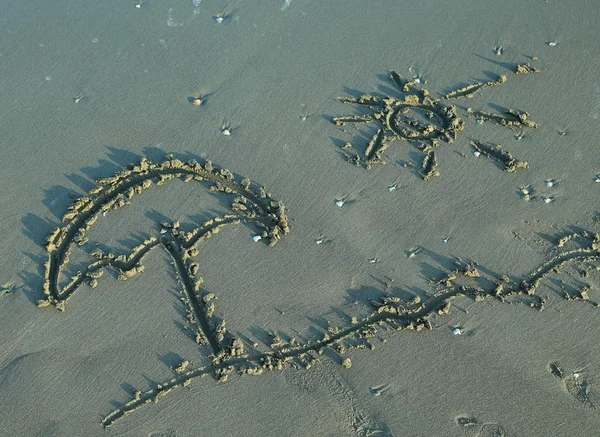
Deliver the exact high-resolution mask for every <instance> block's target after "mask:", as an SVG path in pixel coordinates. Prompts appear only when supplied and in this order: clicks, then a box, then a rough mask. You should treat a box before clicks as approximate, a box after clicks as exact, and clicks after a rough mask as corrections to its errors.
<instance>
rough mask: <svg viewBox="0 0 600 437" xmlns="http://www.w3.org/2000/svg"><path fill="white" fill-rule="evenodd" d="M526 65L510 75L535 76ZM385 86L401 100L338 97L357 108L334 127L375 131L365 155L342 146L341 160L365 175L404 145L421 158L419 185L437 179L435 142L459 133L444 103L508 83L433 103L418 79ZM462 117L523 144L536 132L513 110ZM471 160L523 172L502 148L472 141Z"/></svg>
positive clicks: (394, 79)
mask: <svg viewBox="0 0 600 437" xmlns="http://www.w3.org/2000/svg"><path fill="white" fill-rule="evenodd" d="M539 71H540V70H538V69H537V68H535V67H532V66H531V65H530V64H529V63H527V64H520V65H517V66H516V67H515V71H514V73H515V74H528V73H538V72H539ZM389 80H390V82H391V84H392V85H393V86H394V88H395V89H396V90H397V91H398V92H399V93H400V95H401V97H400V98H395V97H392V96H383V97H377V96H373V95H370V94H364V95H362V96H360V97H358V98H354V97H339V98H338V100H339V101H341V102H343V103H349V104H353V105H358V106H359V107H360V108H362V112H363V113H362V114H360V115H343V116H337V117H333V118H332V122H333V123H334V124H335V125H336V126H340V127H342V126H344V125H346V124H347V123H352V124H363V123H364V124H369V123H376V124H377V125H378V129H377V132H376V133H375V135H373V136H372V138H371V140H370V141H369V143H368V144H367V146H366V149H365V150H364V153H362V154H361V153H360V152H359V151H357V150H356V148H355V147H354V146H353V145H352V144H351V143H346V144H344V145H343V146H342V151H343V154H344V155H345V158H346V160H348V161H349V162H352V163H353V164H355V165H356V166H361V167H364V168H366V169H370V168H372V167H373V166H374V165H377V164H385V163H386V161H385V160H384V157H385V154H386V152H387V149H388V148H389V146H390V145H391V143H393V142H395V141H408V142H410V143H413V144H414V145H415V146H416V148H417V149H418V150H420V151H422V152H423V155H424V156H423V161H422V164H421V168H420V169H419V170H418V173H419V175H420V176H421V178H422V179H423V180H426V181H427V180H430V179H431V178H433V177H437V176H439V174H440V173H439V171H438V166H439V161H438V158H437V154H436V151H435V150H436V148H437V146H438V145H439V141H440V140H441V141H444V142H446V143H449V144H450V143H452V142H453V141H454V140H455V139H456V138H457V136H458V135H459V134H460V133H461V132H462V131H463V130H464V127H465V123H464V120H463V118H461V116H459V114H458V109H457V107H456V105H451V104H447V101H449V100H454V99H459V98H472V97H473V96H474V95H475V94H476V93H478V92H479V91H481V90H482V89H483V88H486V87H492V86H499V85H502V84H504V83H506V82H507V80H508V79H507V77H506V75H500V76H498V78H497V79H496V80H493V81H488V82H477V83H473V84H470V85H467V86H466V87H463V88H460V89H457V90H455V91H452V92H450V93H448V94H446V95H444V96H442V97H441V98H440V99H436V98H433V97H432V96H431V93H430V92H429V90H427V89H425V88H423V87H421V86H420V85H421V79H419V78H415V79H406V78H403V77H402V76H400V75H399V74H398V73H397V72H395V71H392V72H391V73H390V76H389ZM466 115H467V116H469V117H475V118H476V119H477V122H478V123H483V122H485V121H490V122H492V123H495V124H498V125H500V126H505V127H509V128H512V129H515V128H516V129H519V130H520V132H521V133H520V134H519V135H518V136H517V138H519V139H520V138H522V132H523V129H524V128H533V129H536V128H538V124H537V123H535V122H534V121H531V120H530V119H529V114H528V113H527V112H524V111H519V110H516V109H509V110H507V111H505V112H504V113H490V112H485V111H481V110H476V109H472V108H468V109H467V110H466ZM471 146H472V147H473V153H474V155H475V156H480V155H483V156H485V157H488V158H491V159H493V160H495V161H497V162H498V163H499V165H500V166H502V168H503V170H504V171H507V172H515V171H517V170H518V169H522V168H527V167H528V164H527V162H524V161H520V160H518V159H516V158H514V157H513V156H512V154H511V153H510V152H508V151H506V150H504V149H503V148H502V146H499V145H496V144H492V143H489V142H483V141H471Z"/></svg>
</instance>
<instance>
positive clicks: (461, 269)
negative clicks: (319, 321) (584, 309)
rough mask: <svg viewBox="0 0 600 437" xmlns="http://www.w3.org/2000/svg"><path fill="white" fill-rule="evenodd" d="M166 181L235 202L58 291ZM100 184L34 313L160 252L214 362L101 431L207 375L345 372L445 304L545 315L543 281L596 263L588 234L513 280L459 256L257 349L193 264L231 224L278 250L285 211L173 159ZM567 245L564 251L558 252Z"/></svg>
mask: <svg viewBox="0 0 600 437" xmlns="http://www.w3.org/2000/svg"><path fill="white" fill-rule="evenodd" d="M171 178H182V179H184V180H185V181H200V182H208V183H210V184H211V187H210V189H211V191H214V192H216V193H222V194H230V195H231V196H232V197H233V203H232V204H231V209H232V210H233V214H231V215H225V216H223V217H220V218H216V219H213V220H210V221H208V222H206V223H204V225H202V226H201V227H199V228H197V229H196V230H194V231H192V232H183V231H182V230H181V229H180V228H179V226H178V224H177V223H174V224H170V223H164V224H162V225H161V226H162V229H161V232H160V236H159V237H153V238H150V239H148V240H146V241H145V242H144V243H143V244H141V245H139V246H138V247H136V248H134V249H133V250H132V251H131V253H130V254H129V255H128V256H125V255H120V256H115V255H113V254H110V253H104V252H102V251H96V252H95V253H94V256H96V258H97V260H96V261H94V262H92V263H91V264H89V265H88V266H87V267H86V268H85V269H83V270H82V271H80V272H79V273H77V274H76V275H75V276H73V277H72V278H71V281H70V282H69V283H68V284H67V285H65V286H64V287H62V288H61V287H59V285H58V283H59V276H60V275H61V271H62V269H63V267H64V266H65V265H66V264H67V263H68V255H69V250H70V248H71V247H72V246H73V244H78V245H83V244H85V242H86V241H87V237H86V231H87V230H89V228H90V227H91V226H92V225H93V224H94V223H95V222H96V220H97V219H98V217H99V216H100V215H102V213H103V212H107V211H110V210H112V209H116V208H120V207H122V206H125V205H127V204H128V203H129V199H131V198H132V197H133V196H134V195H135V194H138V193H140V192H142V191H143V190H145V189H147V188H150V187H151V186H152V185H153V184H154V183H155V182H156V184H157V185H159V184H162V183H163V182H164V181H165V180H167V179H171ZM98 183H99V184H100V186H99V187H97V188H95V189H93V190H91V191H90V193H89V195H88V196H85V197H83V198H81V199H78V200H77V201H75V203H74V205H73V206H71V207H70V208H69V212H68V213H67V214H66V215H65V217H64V222H65V225H64V226H62V227H60V228H58V229H56V230H55V231H53V232H52V233H51V234H50V236H49V237H48V239H47V250H48V257H49V258H48V262H47V263H46V274H45V282H44V293H45V294H46V299H45V300H41V301H40V302H39V304H40V306H52V305H53V306H55V307H57V308H58V309H60V310H64V309H65V303H66V302H67V300H68V299H69V298H70V297H71V296H72V295H73V294H74V293H75V291H77V290H78V289H79V287H80V286H81V285H82V284H84V283H87V284H88V285H89V286H91V287H95V286H97V285H98V279H99V278H100V276H101V274H102V271H103V270H104V269H106V268H109V267H110V268H113V269H116V270H117V271H119V273H120V277H121V279H126V278H129V277H130V276H133V275H135V274H137V273H141V272H142V271H143V266H142V265H141V261H142V260H143V257H144V256H145V255H146V254H147V253H148V252H149V251H150V250H152V249H153V248H155V247H157V246H161V247H163V248H164V249H165V250H166V251H167V252H168V253H169V254H170V256H171V257H172V259H173V261H174V265H175V269H176V273H177V277H178V279H179V280H180V281H181V284H182V286H183V292H184V294H185V298H183V299H182V300H183V301H184V302H185V304H186V305H187V307H188V311H187V318H188V322H189V323H190V324H192V325H194V326H195V331H196V342H197V343H199V344H207V345H208V346H209V347H210V349H211V355H210V356H209V357H208V358H210V360H211V361H212V362H211V363H210V364H208V365H205V366H198V367H195V366H193V365H192V364H191V363H190V361H189V360H184V361H183V362H182V363H181V364H180V365H179V366H178V367H176V368H174V369H173V371H174V375H173V377H172V378H170V379H168V380H165V381H163V382H162V383H160V384H158V385H157V386H156V387H155V388H151V389H149V390H146V391H136V392H135V393H134V395H133V397H132V399H131V400H130V401H128V402H127V403H125V404H124V405H122V406H120V407H119V408H117V409H115V410H114V411H112V412H111V413H110V414H108V415H107V416H106V417H105V418H104V419H103V420H102V426H104V427H108V426H110V425H112V424H113V423H114V422H115V421H117V420H118V419H120V418H123V417H124V416H126V415H128V414H130V413H132V412H133V411H135V410H137V409H138V408H140V407H142V406H143V405H146V404H148V403H152V402H156V401H157V400H158V398H159V397H161V396H164V395H166V394H167V393H169V392H170V391H172V390H174V389H176V388H177V387H186V386H188V385H189V384H190V383H191V382H192V381H193V380H194V379H196V378H200V377H203V376H206V375H213V376H214V377H215V378H216V379H217V380H218V381H219V382H220V383H224V382H226V381H227V379H228V378H229V376H230V375H231V374H233V373H237V374H239V375H260V374H261V373H263V372H264V371H267V370H283V369H284V368H285V367H286V366H292V367H296V368H304V369H307V370H308V369H310V368H311V367H312V366H313V365H314V364H315V363H316V362H317V361H318V360H319V357H320V356H322V355H324V352H325V350H328V351H329V353H328V356H330V357H331V356H335V357H337V358H336V359H337V360H338V362H339V363H340V364H341V365H342V366H344V367H346V368H348V367H351V366H352V362H351V360H350V358H349V356H348V354H349V353H350V352H352V351H354V350H356V349H362V348H368V349H373V348H374V347H375V345H374V343H373V339H374V338H376V337H378V336H382V335H384V331H423V330H428V329H433V328H434V327H435V326H434V324H435V322H436V317H439V316H444V315H447V314H449V313H450V312H451V303H452V301H453V300H455V299H457V298H459V297H467V298H470V299H472V300H474V301H481V300H484V299H487V298H492V299H496V300H498V301H501V302H508V303H523V304H526V305H528V306H530V307H531V308H533V309H537V310H542V309H543V308H544V304H545V302H546V300H545V298H544V297H543V296H540V295H539V294H537V290H538V288H539V287H540V284H541V282H542V281H543V280H544V279H545V278H546V277H548V276H549V275H555V274H558V273H560V272H559V269H561V268H563V267H564V266H565V265H566V264H569V263H579V264H589V265H591V264H594V263H595V264H597V263H598V261H599V260H600V235H598V234H595V233H591V232H587V231H579V232H577V233H571V234H567V235H564V236H562V238H560V239H557V244H556V246H557V250H556V252H555V254H554V256H552V257H551V258H550V259H549V260H548V261H547V262H545V263H543V264H541V265H540V266H539V267H538V268H537V269H535V270H534V271H532V272H530V273H528V274H527V275H525V276H523V277H520V278H518V279H517V278H510V277H508V276H506V275H499V274H495V273H489V272H488V271H487V270H485V272H486V273H485V274H484V273H482V272H480V270H479V269H478V266H477V265H476V264H474V263H471V262H465V261H462V260H460V259H457V260H456V263H455V264H456V266H455V268H454V269H453V270H451V271H447V272H445V273H444V275H443V277H440V278H438V279H436V280H435V281H432V285H433V287H434V288H435V292H434V293H431V294H428V295H427V296H425V297H419V296H414V297H411V298H409V299H401V298H399V297H397V296H394V295H393V294H390V293H388V292H383V293H382V295H381V296H380V298H378V299H376V300H371V301H370V302H369V303H368V305H367V311H366V315H365V312H364V311H363V315H362V316H359V315H356V316H348V320H347V321H345V322H344V323H342V324H341V326H337V327H335V326H328V328H327V329H322V330H321V333H320V334H319V338H314V336H313V338H311V339H309V340H304V339H301V340H297V339H296V338H294V337H291V336H288V335H287V334H285V333H283V332H278V333H276V332H270V333H269V344H268V345H267V347H266V350H264V348H261V347H259V345H258V343H252V342H250V341H249V340H248V339H247V338H245V337H244V336H240V338H238V337H236V336H234V335H233V334H232V333H230V332H228V331H227V329H226V327H225V323H224V322H223V321H220V322H216V319H214V318H213V313H214V310H215V306H214V300H215V298H216V296H214V295H213V294H212V293H206V291H205V290H203V289H202V288H201V286H202V279H201V277H199V276H197V275H198V264H196V263H195V262H194V257H196V256H197V255H198V251H197V245H198V243H199V242H200V241H201V240H203V239H207V238H209V237H211V236H212V235H214V234H216V233H217V232H218V231H219V229H220V228H221V227H223V226H226V225H229V224H237V223H242V222H243V223H251V224H254V225H255V226H257V227H259V228H260V229H261V230H262V232H263V234H262V236H263V238H265V239H267V240H269V241H270V244H271V245H273V244H275V243H276V242H277V241H278V240H279V238H280V237H281V236H282V235H284V234H286V233H287V232H289V228H288V224H287V217H286V215H285V207H284V206H283V204H282V203H281V202H277V201H274V200H272V199H271V195H270V194H269V193H267V192H266V191H265V189H264V188H263V187H255V186H253V184H251V183H250V181H249V180H247V179H246V180H243V181H241V182H237V181H236V179H235V177H234V176H233V174H231V172H229V171H228V170H224V169H215V168H214V167H213V166H212V164H211V163H210V162H206V163H205V164H204V165H201V164H198V163H196V162H195V161H188V162H182V161H180V160H177V159H173V158H172V157H170V158H169V159H167V160H166V161H164V162H162V163H160V164H151V163H150V162H149V161H147V160H143V161H142V162H141V163H140V164H139V165H136V166H134V167H132V169H131V170H126V171H124V172H121V173H118V174H117V175H115V176H114V177H111V178H106V179H103V180H100V181H98ZM567 247H568V248H569V250H565V248H567ZM596 269H597V266H596ZM589 291H590V288H589V287H587V286H585V287H582V288H581V289H580V290H578V291H577V292H576V293H574V292H570V293H567V292H565V293H564V294H563V296H562V297H563V298H565V299H566V300H580V301H590V295H589ZM594 305H596V306H597V304H594Z"/></svg>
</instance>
